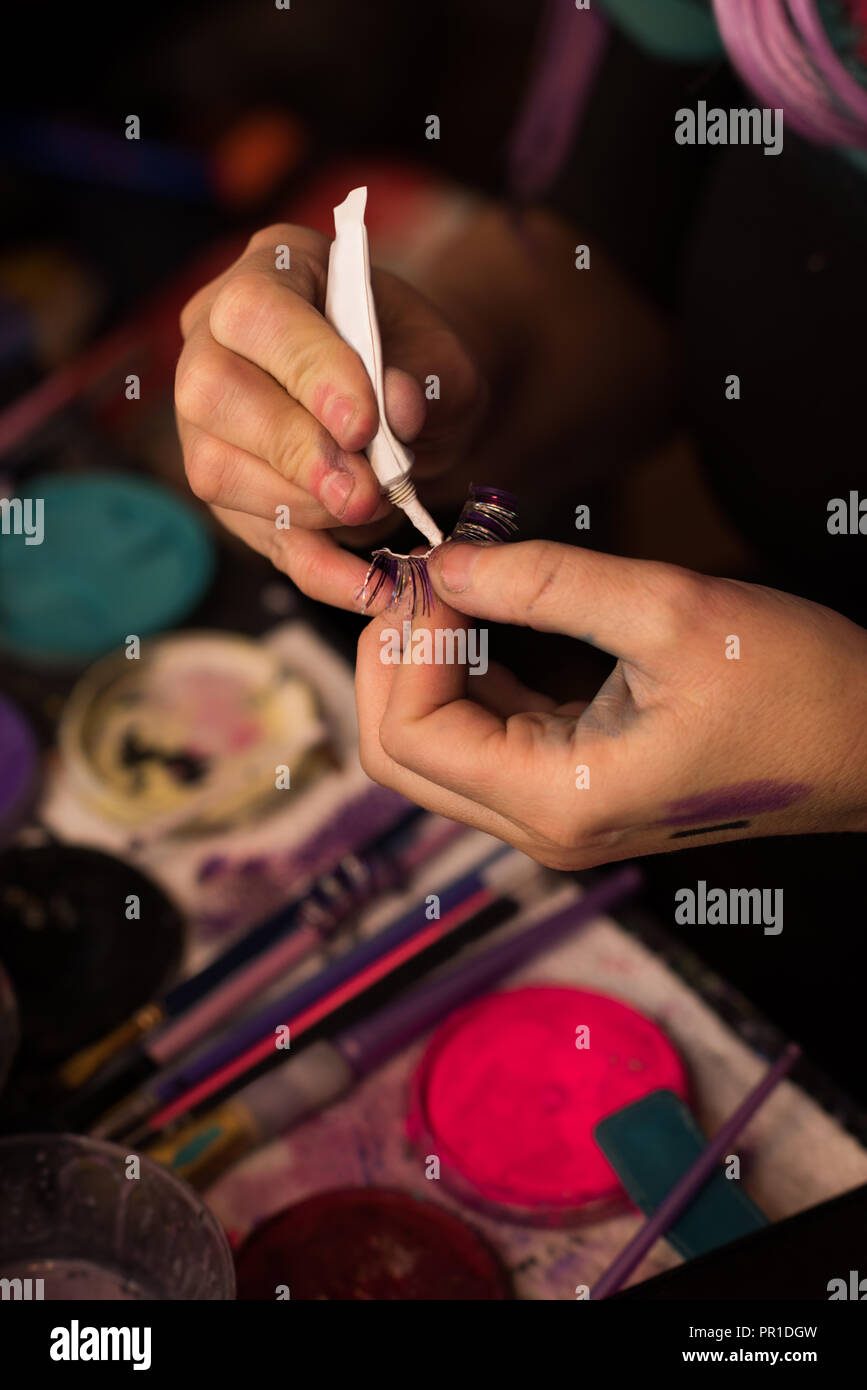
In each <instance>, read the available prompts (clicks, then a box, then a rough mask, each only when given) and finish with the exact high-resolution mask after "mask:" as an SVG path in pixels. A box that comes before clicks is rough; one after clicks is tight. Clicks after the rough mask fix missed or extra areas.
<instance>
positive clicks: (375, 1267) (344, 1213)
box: [235, 1187, 511, 1302]
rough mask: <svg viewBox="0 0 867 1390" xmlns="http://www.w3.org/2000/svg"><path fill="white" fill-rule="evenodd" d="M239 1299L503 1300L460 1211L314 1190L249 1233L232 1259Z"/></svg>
mask: <svg viewBox="0 0 867 1390" xmlns="http://www.w3.org/2000/svg"><path fill="white" fill-rule="evenodd" d="M235 1267H236V1273H237V1280H238V1298H239V1299H240V1300H245V1301H247V1302H250V1301H258V1302H266V1301H267V1302H273V1301H275V1300H276V1299H280V1298H283V1299H285V1298H289V1299H291V1300H295V1299H304V1300H308V1301H310V1300H321V1299H339V1300H342V1301H344V1302H347V1301H349V1302H352V1301H355V1300H364V1301H371V1300H383V1299H384V1300H390V1299H424V1300H441V1299H453V1300H460V1301H465V1300H476V1299H491V1300H494V1299H504V1298H509V1297H510V1296H511V1295H510V1289H509V1280H508V1275H507V1274H506V1272H505V1270H504V1269H503V1268H502V1266H501V1265H500V1262H499V1260H498V1259H497V1257H496V1255H495V1254H494V1253H493V1251H492V1250H490V1249H489V1248H488V1246H487V1245H486V1244H485V1242H484V1241H483V1240H482V1239H481V1237H480V1236H478V1235H477V1234H476V1232H475V1231H474V1230H472V1229H471V1228H470V1227H469V1226H467V1225H465V1224H464V1222H463V1221H461V1220H459V1218H458V1217H456V1216H452V1214H451V1213H450V1212H447V1211H444V1210H443V1209H442V1207H438V1206H436V1205H435V1204H434V1203H433V1202H428V1201H421V1200H419V1198H417V1197H411V1196H410V1195H409V1193H406V1192H394V1191H391V1190H389V1189H384V1188H376V1187H358V1188H346V1189H340V1190H337V1191H334V1192H320V1193H317V1194H316V1195H315V1196H314V1197H308V1198H307V1200H306V1201H304V1202H299V1203H298V1204H297V1205H296V1206H292V1207H287V1208H286V1210H285V1211H281V1212H280V1213H279V1215H277V1216H274V1217H272V1218H271V1220H270V1221H266V1222H265V1224H264V1225H262V1226H260V1227H259V1228H258V1230H255V1231H254V1232H253V1234H252V1235H251V1236H250V1237H249V1239H248V1240H247V1241H246V1242H245V1244H244V1245H243V1246H242V1247H241V1249H240V1250H239V1251H238V1254H237V1255H236V1257H235Z"/></svg>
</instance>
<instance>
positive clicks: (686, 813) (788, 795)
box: [655, 782, 812, 825]
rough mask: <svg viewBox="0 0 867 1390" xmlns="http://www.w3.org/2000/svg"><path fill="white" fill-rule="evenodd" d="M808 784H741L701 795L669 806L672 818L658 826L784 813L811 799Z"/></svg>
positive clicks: (658, 823) (686, 798)
mask: <svg viewBox="0 0 867 1390" xmlns="http://www.w3.org/2000/svg"><path fill="white" fill-rule="evenodd" d="M811 790H812V788H811V787H808V786H807V785H806V783H805V782H739V783H737V784H736V785H735V786H733V787H719V788H718V789H717V791H713V792H701V793H699V795H698V796H687V797H684V798H683V799H682V800H680V801H672V802H670V803H669V808H668V809H669V812H670V814H669V815H668V816H666V817H665V819H664V820H660V821H656V822H655V824H656V825H687V824H689V822H690V821H694V820H705V821H710V820H716V819H720V820H726V819H728V820H736V819H740V818H741V817H743V816H758V815H761V813H762V812H763V811H782V810H783V809H784V807H786V806H791V805H792V803H793V802H795V801H802V800H803V799H804V797H805V796H809V794H810V792H811Z"/></svg>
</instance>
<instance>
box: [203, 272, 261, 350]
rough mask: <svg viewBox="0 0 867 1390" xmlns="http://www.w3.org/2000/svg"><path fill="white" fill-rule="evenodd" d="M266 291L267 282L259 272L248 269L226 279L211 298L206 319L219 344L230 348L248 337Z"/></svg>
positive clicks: (259, 313) (259, 311)
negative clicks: (212, 300) (211, 302)
mask: <svg viewBox="0 0 867 1390" xmlns="http://www.w3.org/2000/svg"><path fill="white" fill-rule="evenodd" d="M268 288H269V283H268V280H267V278H266V277H265V276H264V275H263V274H262V273H261V272H260V271H256V270H250V269H247V270H241V271H239V272H238V273H237V274H236V275H230V276H229V278H228V280H226V282H225V284H224V285H222V286H221V288H220V289H219V290H218V291H217V293H216V295H215V296H214V302H213V304H212V305H211V312H210V315H209V318H208V324H209V327H210V329H211V333H212V334H213V336H214V337H215V338H216V340H217V342H218V343H223V344H224V345H225V346H226V347H231V345H232V343H235V342H238V341H241V340H243V339H244V338H246V337H247V336H248V335H249V332H250V327H251V324H255V322H256V320H257V319H258V318H259V316H260V315H261V313H262V308H263V303H264V302H266V298H265V292H266V291H267V289H268Z"/></svg>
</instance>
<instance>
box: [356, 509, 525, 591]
mask: <svg viewBox="0 0 867 1390" xmlns="http://www.w3.org/2000/svg"><path fill="white" fill-rule="evenodd" d="M517 529H518V513H517V508H516V505H515V498H514V497H513V496H512V494H511V493H510V492H504V491H503V489H502V488H497V487H471V488H470V495H469V497H468V498H467V500H466V502H465V503H464V505H463V507H462V509H461V514H460V516H459V517H458V519H457V522H456V524H455V527H454V530H453V531H452V533H451V535H450V536H449V537H448V539H449V540H452V541H474V542H475V543H476V544H477V545H499V544H501V543H502V542H503V541H507V540H510V539H511V537H512V536H513V535H514V534H515V532H516V531H517ZM436 548H437V547H436V546H432V547H431V549H430V550H429V551H428V552H427V553H426V554H425V555H395V553H394V551H392V550H387V549H382V550H374V552H373V556H372V558H371V562H370V568H369V569H368V571H367V574H366V575H365V577H364V583H363V585H362V587H361V592H360V594H359V598H360V599H361V611H362V613H364V612H365V610H366V608H367V605H368V603H372V602H373V601H374V600H375V599H376V597H377V595H378V594H379V593H380V592H381V590H382V589H383V588H384V587H385V586H386V585H387V584H391V586H392V591H391V598H390V599H389V601H388V603H387V604H386V610H387V609H389V608H397V607H399V606H400V604H402V603H403V601H404V600H407V606H408V610H409V617H410V618H413V617H414V616H415V614H416V613H419V612H420V613H422V614H423V615H425V616H426V615H427V614H428V613H429V612H430V611H431V608H432V607H433V585H432V584H431V581H430V575H429V574H428V569H427V562H428V559H429V558H430V556H431V555H432V554H433V552H434V550H435V549H436ZM371 585H372V587H371Z"/></svg>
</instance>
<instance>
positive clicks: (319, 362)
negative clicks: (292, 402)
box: [283, 339, 327, 399]
mask: <svg viewBox="0 0 867 1390" xmlns="http://www.w3.org/2000/svg"><path fill="white" fill-rule="evenodd" d="M289 352H290V369H289V370H290V377H291V380H290V381H289V382H284V383H283V384H284V386H286V389H287V390H288V391H289V394H290V395H291V396H294V397H295V398H296V399H298V398H300V397H304V398H305V399H306V398H309V397H311V396H312V395H313V392H314V389H315V387H316V385H317V384H318V382H319V380H320V378H321V377H322V373H323V370H324V369H325V367H326V354H327V349H326V348H325V345H324V344H323V343H321V342H315V343H314V342H305V343H304V345H303V346H301V345H299V344H298V343H297V342H294V343H293V342H292V341H291V339H290V343H289Z"/></svg>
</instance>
